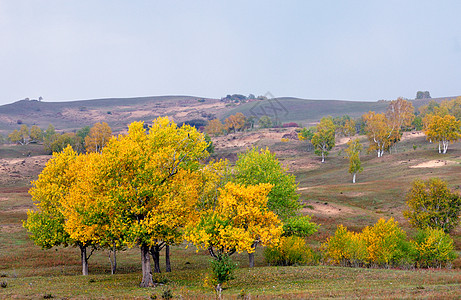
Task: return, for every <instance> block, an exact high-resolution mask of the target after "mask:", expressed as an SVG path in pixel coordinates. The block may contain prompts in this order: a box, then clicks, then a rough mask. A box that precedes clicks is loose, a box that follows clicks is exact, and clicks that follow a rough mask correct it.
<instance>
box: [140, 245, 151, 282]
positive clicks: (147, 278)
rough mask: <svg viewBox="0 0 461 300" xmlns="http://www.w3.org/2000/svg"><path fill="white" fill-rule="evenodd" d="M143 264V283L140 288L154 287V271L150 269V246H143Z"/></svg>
mask: <svg viewBox="0 0 461 300" xmlns="http://www.w3.org/2000/svg"><path fill="white" fill-rule="evenodd" d="M141 264H142V281H141V284H140V285H139V286H140V287H150V286H153V285H154V282H153V281H152V270H151V268H150V257H149V246H147V245H146V244H142V245H141Z"/></svg>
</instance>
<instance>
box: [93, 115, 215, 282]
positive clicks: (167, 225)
mask: <svg viewBox="0 0 461 300" xmlns="http://www.w3.org/2000/svg"><path fill="white" fill-rule="evenodd" d="M206 147H207V143H206V141H205V139H204V136H203V134H202V133H200V132H198V131H197V130H196V129H195V128H193V127H191V126H188V125H184V126H181V127H178V126H177V125H176V124H175V123H174V122H171V121H170V120H169V119H168V118H158V119H156V120H155V121H154V123H153V125H152V127H151V128H150V130H149V132H148V133H146V131H145V129H144V128H143V123H140V122H134V123H132V124H131V125H130V126H129V131H128V134H127V135H125V136H119V137H118V138H117V139H112V140H111V141H110V143H109V144H108V145H107V146H106V147H105V148H104V150H103V153H102V155H103V159H102V161H103V164H102V170H103V172H104V176H103V178H102V179H103V180H104V181H106V182H107V193H106V195H107V197H108V199H107V201H112V202H113V203H114V205H115V207H116V208H117V210H116V213H115V215H116V218H117V220H116V222H117V223H120V224H123V226H124V228H123V232H125V237H124V239H125V243H126V244H127V245H128V246H134V245H139V246H140V248H141V257H142V273H143V279H142V282H141V286H143V287H146V286H151V285H152V284H153V281H152V274H151V266H150V261H149V251H150V250H151V249H152V247H154V250H156V249H155V247H156V246H158V245H159V244H160V243H161V242H167V243H169V242H172V241H177V239H176V238H178V237H179V234H180V230H181V228H180V227H182V226H185V225H186V223H187V222H190V221H193V220H194V217H193V216H194V210H193V209H192V207H193V206H194V205H195V203H196V201H197V200H198V199H197V198H198V196H197V193H196V192H195V191H194V188H193V186H195V185H196V181H197V180H198V179H197V178H199V176H198V175H195V173H196V172H199V170H200V168H201V165H200V163H199V160H200V159H202V158H205V157H207V155H208V152H207V151H206V150H205V149H206ZM154 252H155V251H154ZM154 258H155V256H154Z"/></svg>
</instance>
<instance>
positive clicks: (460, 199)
mask: <svg viewBox="0 0 461 300" xmlns="http://www.w3.org/2000/svg"><path fill="white" fill-rule="evenodd" d="M406 199H407V202H406V203H407V206H408V209H406V210H405V211H404V212H403V215H404V216H405V217H406V218H407V219H408V221H409V222H410V224H411V225H413V226H414V227H416V228H419V229H425V228H428V227H429V228H440V229H443V231H445V232H447V233H448V232H450V231H451V230H452V229H453V228H455V227H456V225H457V224H458V223H459V216H460V212H461V195H460V194H459V193H457V192H452V191H450V189H449V188H448V186H447V183H446V182H445V181H443V180H441V179H439V178H431V179H429V180H427V181H422V180H415V181H414V182H413V185H412V187H411V189H410V191H409V192H408V193H407V195H406Z"/></svg>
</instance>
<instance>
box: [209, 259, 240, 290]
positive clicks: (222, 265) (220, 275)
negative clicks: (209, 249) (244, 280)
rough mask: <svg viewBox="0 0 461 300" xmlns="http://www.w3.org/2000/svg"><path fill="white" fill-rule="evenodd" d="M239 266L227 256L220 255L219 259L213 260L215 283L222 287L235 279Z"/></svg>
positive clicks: (212, 267)
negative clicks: (235, 271)
mask: <svg viewBox="0 0 461 300" xmlns="http://www.w3.org/2000/svg"><path fill="white" fill-rule="evenodd" d="M236 268H237V264H236V263H234V262H233V261H232V260H231V259H230V257H229V256H228V255H227V254H220V255H219V256H218V259H213V260H211V270H212V271H213V281H215V282H216V283H217V284H219V285H222V284H223V283H225V282H227V281H229V280H232V279H234V270H235V269H236Z"/></svg>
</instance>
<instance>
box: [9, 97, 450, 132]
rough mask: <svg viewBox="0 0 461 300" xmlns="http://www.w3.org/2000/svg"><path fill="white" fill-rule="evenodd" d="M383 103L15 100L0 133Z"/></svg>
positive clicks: (314, 113) (358, 110)
mask: <svg viewBox="0 0 461 300" xmlns="http://www.w3.org/2000/svg"><path fill="white" fill-rule="evenodd" d="M452 98H455V97H445V98H436V99H422V100H413V101H412V102H413V105H414V106H415V108H418V107H420V106H421V105H425V104H427V103H428V102H429V101H430V100H436V101H438V102H440V101H442V100H445V99H452ZM387 105H388V102H386V101H378V102H363V101H344V100H307V99H298V98H288V97H282V98H276V99H269V100H254V101H251V102H247V103H243V104H234V103H225V102H222V101H220V100H219V99H209V98H202V97H193V96H158V97H139V98H112V99H95V100H81V101H69V102H43V101H36V100H21V101H18V102H15V103H12V104H7V105H3V106H0V133H2V134H8V133H9V132H11V131H12V130H14V129H17V128H18V127H19V126H20V124H26V125H27V126H29V127H30V126H32V125H34V124H35V125H38V126H40V127H41V128H43V129H46V127H48V125H49V124H53V125H54V126H55V128H56V129H57V130H64V131H73V130H78V129H80V128H82V127H84V126H92V125H93V124H94V123H97V122H107V123H108V124H109V125H110V126H111V127H112V128H113V130H114V132H115V133H117V132H123V131H124V130H126V128H127V125H128V124H130V123H131V122H133V121H145V122H151V121H152V120H153V119H155V118H157V117H158V116H169V117H171V118H173V119H174V120H175V121H176V122H184V121H188V120H194V119H202V120H211V119H213V118H216V117H218V118H221V119H224V118H226V117H227V116H229V115H231V114H235V113H237V112H242V113H243V114H245V115H246V116H251V115H254V116H257V117H260V116H262V115H268V116H275V112H276V113H277V117H278V118H279V120H280V121H281V122H298V123H300V124H304V125H307V124H308V123H312V122H317V121H319V120H320V119H321V118H322V117H324V116H328V115H330V116H340V115H344V114H348V115H350V116H351V117H359V116H361V115H362V114H364V113H366V112H368V111H370V110H374V111H376V112H383V111H384V110H385V109H386V107H387Z"/></svg>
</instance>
